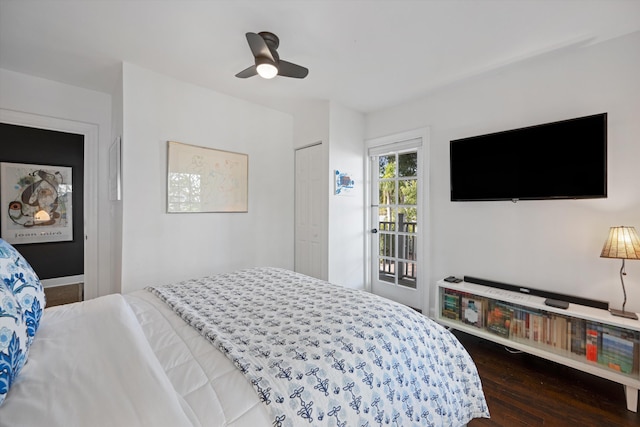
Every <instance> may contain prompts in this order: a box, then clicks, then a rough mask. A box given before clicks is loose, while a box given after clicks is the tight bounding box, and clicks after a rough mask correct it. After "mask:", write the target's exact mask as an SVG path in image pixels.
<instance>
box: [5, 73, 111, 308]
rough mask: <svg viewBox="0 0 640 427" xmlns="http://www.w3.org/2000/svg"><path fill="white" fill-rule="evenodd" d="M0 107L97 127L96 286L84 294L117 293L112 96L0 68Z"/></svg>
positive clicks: (91, 286)
mask: <svg viewBox="0 0 640 427" xmlns="http://www.w3.org/2000/svg"><path fill="white" fill-rule="evenodd" d="M0 108H2V109H6V110H12V111H16V112H20V113H27V114H30V115H36V116H40V117H42V118H44V119H47V118H50V119H54V120H66V121H70V122H79V123H82V124H89V125H95V126H96V127H97V128H98V138H97V141H98V147H97V154H98V160H97V161H98V194H93V195H91V197H95V198H96V199H97V202H98V203H97V209H98V220H97V222H98V235H97V236H89V238H90V239H97V240H98V243H97V247H98V254H97V257H98V260H99V264H98V271H97V278H98V279H97V283H86V284H85V286H87V287H89V289H85V293H86V294H87V295H88V296H89V297H91V296H96V295H106V294H109V293H113V292H115V291H116V287H115V282H114V280H113V277H112V275H111V271H110V268H109V267H110V259H111V254H110V251H109V249H110V221H109V215H107V214H106V212H108V192H107V171H108V150H109V144H110V139H111V97H110V96H109V95H108V94H105V93H100V92H95V91H91V90H86V89H82V88H78V87H75V86H69V85H66V84H62V83H58V82H54V81H51V80H46V79H42V78H38V77H33V76H29V75H26V74H22V73H16V72H13V71H8V70H4V69H0ZM94 152H95V150H94Z"/></svg>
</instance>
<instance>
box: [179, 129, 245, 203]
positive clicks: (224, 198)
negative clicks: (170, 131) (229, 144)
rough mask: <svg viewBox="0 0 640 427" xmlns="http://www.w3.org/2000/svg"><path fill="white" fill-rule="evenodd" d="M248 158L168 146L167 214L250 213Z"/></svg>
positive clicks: (219, 151) (201, 148)
mask: <svg viewBox="0 0 640 427" xmlns="http://www.w3.org/2000/svg"><path fill="white" fill-rule="evenodd" d="M248 176H249V156H248V155H247V154H241V153H234V152H230V151H222V150H216V149H212V148H206V147H198V146H195V145H189V144H183V143H180V142H174V141H168V143H167V212H169V213H180V212H247V211H248Z"/></svg>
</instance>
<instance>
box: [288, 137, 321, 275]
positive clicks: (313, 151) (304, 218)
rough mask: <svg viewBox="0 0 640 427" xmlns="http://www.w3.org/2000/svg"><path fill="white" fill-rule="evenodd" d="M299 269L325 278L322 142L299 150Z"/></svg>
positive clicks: (297, 259) (297, 180) (297, 246)
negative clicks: (323, 266) (323, 274)
mask: <svg viewBox="0 0 640 427" xmlns="http://www.w3.org/2000/svg"><path fill="white" fill-rule="evenodd" d="M295 168H296V181H295V182H296V184H295V190H296V200H295V222H296V229H295V271H297V272H298V273H302V274H306V275H308V276H312V277H316V278H319V279H321V278H323V276H322V260H323V250H322V248H323V244H322V218H321V215H322V212H323V209H322V197H323V194H324V193H323V188H324V187H323V183H324V178H323V174H322V145H321V144H318V145H313V146H311V147H306V148H301V149H298V150H296V166H295Z"/></svg>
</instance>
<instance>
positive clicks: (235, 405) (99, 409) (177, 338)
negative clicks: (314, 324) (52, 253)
mask: <svg viewBox="0 0 640 427" xmlns="http://www.w3.org/2000/svg"><path fill="white" fill-rule="evenodd" d="M291 274H294V273H291ZM487 414H488V413H487ZM477 416H482V414H478V415H477ZM272 417H273V414H272V413H271V412H270V411H269V410H268V407H267V405H265V404H264V403H263V402H262V401H260V399H259V396H258V394H257V393H256V390H255V389H254V387H253V386H252V385H251V383H250V382H249V381H248V379H247V378H246V377H245V375H244V374H243V373H242V371H241V370H239V369H238V368H237V367H236V366H235V365H234V363H233V362H232V361H231V360H230V359H229V358H228V357H227V356H226V355H225V354H224V353H223V352H221V351H220V350H219V349H218V348H216V347H215V346H213V345H212V344H211V342H209V340H207V339H206V338H205V337H203V336H202V335H201V334H200V333H199V332H198V331H197V330H196V329H195V328H193V327H192V326H190V325H188V324H187V323H186V322H185V321H184V320H183V319H182V318H181V317H180V316H179V315H178V314H176V313H175V312H174V310H173V309H172V308H171V307H169V306H168V305H167V304H166V303H165V302H163V301H162V300H160V299H159V298H158V297H156V296H155V295H154V294H152V293H151V292H148V291H146V290H142V291H137V292H134V293H132V294H129V295H125V296H121V295H110V296H106V297H100V298H97V299H94V300H89V301H85V302H82V303H76V304H70V305H65V306H60V307H53V308H48V309H46V310H45V312H44V315H43V318H42V322H41V326H40V329H39V330H38V334H37V337H36V339H35V341H34V343H33V345H32V347H31V349H30V353H29V357H28V361H27V364H26V365H25V367H24V368H23V371H22V372H21V374H20V376H19V377H18V379H17V380H16V382H15V383H14V385H13V386H12V388H11V390H10V391H9V394H8V395H7V399H6V400H5V402H4V403H3V404H2V405H1V406H0V427H15V426H20V427H22V426H25V427H26V426H54V427H55V426H65V427H67V426H69V427H74V426H79V427H80V426H82V427H84V426H92V427H94V426H95V427H100V426H124V427H128V426H132V427H133V426H153V427H164V426H167V427H180V426H215V427H218V426H220V427H222V426H228V427H262V426H264V427H267V426H272V425H274V424H273V422H272V420H273V418H272ZM308 425H313V424H308ZM329 425H330V424H329Z"/></svg>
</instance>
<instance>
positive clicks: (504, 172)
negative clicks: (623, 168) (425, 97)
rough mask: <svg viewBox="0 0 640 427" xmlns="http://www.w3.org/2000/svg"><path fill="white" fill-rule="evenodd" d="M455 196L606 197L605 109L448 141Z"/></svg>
mask: <svg viewBox="0 0 640 427" xmlns="http://www.w3.org/2000/svg"><path fill="white" fill-rule="evenodd" d="M449 149H450V166H451V169H450V172H451V200H452V201H483V200H513V201H516V200H544V199H590V198H604V197H607V113H602V114H595V115H591V116H585V117H579V118H575V119H570V120H563V121H558V122H553V123H546V124H541V125H536V126H530V127H525V128H521V129H513V130H508V131H503V132H497V133H491V134H487V135H480V136H474V137H470V138H463V139H456V140H453V141H451V142H450V146H449Z"/></svg>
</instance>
